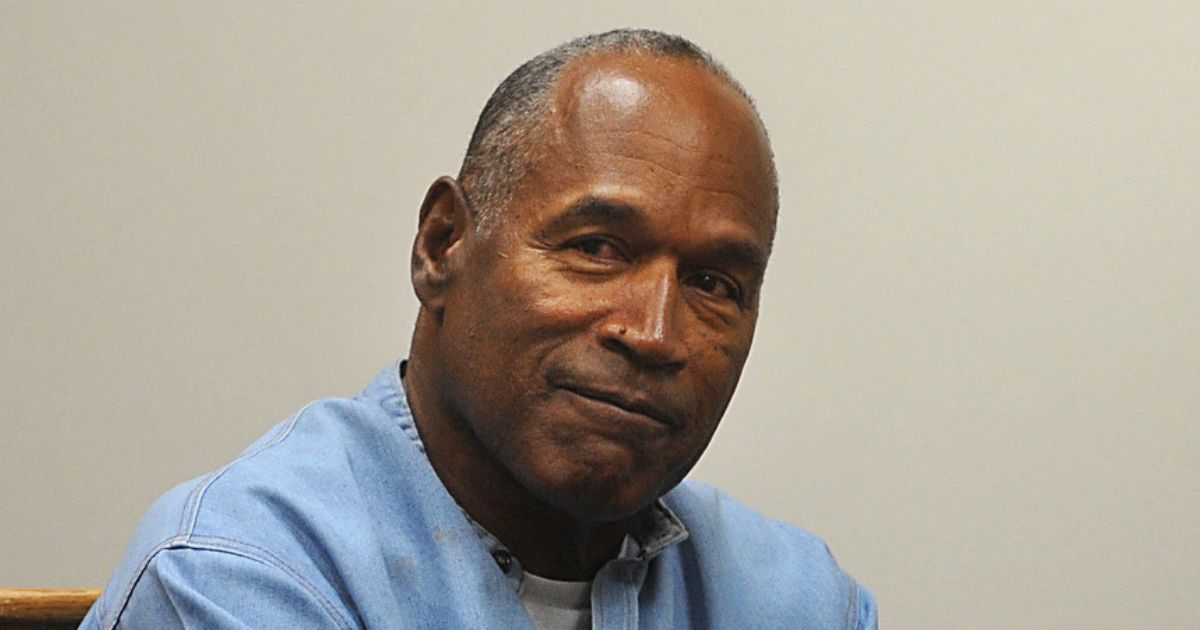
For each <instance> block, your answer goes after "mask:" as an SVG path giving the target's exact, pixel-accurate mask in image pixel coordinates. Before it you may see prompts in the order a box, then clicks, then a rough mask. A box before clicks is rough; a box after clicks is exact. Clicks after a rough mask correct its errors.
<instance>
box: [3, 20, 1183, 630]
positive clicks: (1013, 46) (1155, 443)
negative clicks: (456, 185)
mask: <svg viewBox="0 0 1200 630" xmlns="http://www.w3.org/2000/svg"><path fill="white" fill-rule="evenodd" d="M108 4H109V5H113V4H114V3H108ZM199 4H200V3H171V4H164V3H160V2H147V3H144V4H133V3H129V2H124V3H116V6H108V7H107V8H104V9H99V8H97V7H96V6H95V4H94V3H75V4H63V3H41V2H26V3H12V2H4V3H2V4H0V89H2V90H3V91H2V95H3V97H2V103H3V117H2V119H0V212H2V213H3V223H2V225H3V229H2V232H0V295H2V296H3V297H2V301H0V305H2V306H0V324H2V325H0V400H2V403H3V406H2V409H0V423H2V425H0V426H2V427H3V437H2V438H0V462H2V466H3V472H2V474H0V585H5V586H18V585H21V586H85V585H86V586H99V585H101V584H103V583H104V581H105V579H106V576H107V574H108V571H109V570H110V569H111V568H112V566H113V565H114V563H115V562H116V561H117V559H118V556H119V554H120V550H121V548H122V547H123V545H124V544H125V541H127V540H128V538H129V536H130V534H131V533H132V531H133V527H134V525H135V523H136V521H137V519H138V517H139V515H140V514H141V512H142V511H143V510H144V509H145V508H146V506H147V505H148V504H149V503H150V501H151V500H152V499H153V498H154V497H155V496H156V495H157V494H159V493H160V492H162V491H163V490H165V489H166V488H168V487H169V486H171V485H173V484H175V483H177V482H179V481H182V480H183V479H185V478H188V477H191V476H194V475H197V474H199V473H201V472H203V471H205V470H207V469H209V468H212V467H214V466H216V465H218V464H220V463H222V462H224V461H226V460H228V459H230V458H231V457H233V456H234V455H235V454H236V453H237V452H238V451H239V450H240V449H241V448H242V447H243V446H244V445H246V444H247V443H249V442H250V441H251V440H252V439H253V438H255V437H256V436H257V435H259V434H260V433H261V432H263V431H264V430H265V429H266V427H268V426H269V425H270V424H272V423H273V422H274V421H276V420H277V419H279V418H281V417H283V416H284V415H286V414H288V413H289V412H291V411H293V410H294V409H296V408H297V407H298V406H299V405H301V404H302V403H303V402H305V401H307V400H308V399H310V398H314V397H318V396H323V395H331V394H333V395H340V394H351V393H353V392H355V391H357V389H358V388H359V387H361V386H362V385H364V384H365V383H366V382H367V381H368V379H370V378H371V376H372V375H373V374H374V373H375V372H376V370H378V369H379V368H381V367H382V366H383V365H384V364H385V363H386V362H387V361H389V360H391V359H392V358H394V357H396V356H399V355H402V354H403V353H404V352H405V347H406V343H407V338H408V332H409V330H410V327H411V325H412V321H413V313H414V299H413V297H412V294H411V290H410V288H409V284H408V279H407V273H406V259H407V254H406V252H407V251H408V247H409V242H410V239H411V235H412V230H413V226H414V224H415V211H416V208H417V205H418V203H419V202H420V199H421V196H422V194H423V193H424V190H425V187H426V185H427V184H428V183H429V182H430V181H431V180H432V179H433V178H434V177H436V176H438V175H440V174H443V173H451V172H453V171H455V170H456V167H457V163H458V159H459V157H460V154H461V151H462V148H463V146H464V145H465V143H466V140H467V135H468V133H469V131H470V128H471V126H472V124H473V120H474V116H475V114H476V113H477V111H478V109H479V107H480V106H481V105H482V103H483V101H484V99H485V98H486V96H487V94H488V93H489V91H490V90H491V88H492V87H493V85H494V84H495V83H496V82H497V81H498V80H499V79H500V78H501V77H502V76H503V75H504V74H506V73H507V72H508V71H509V70H510V69H511V68H512V67H514V66H515V65H516V64H517V63H518V62H519V61H521V60H522V59H524V58H526V57H528V56H530V55H532V54H534V53H536V52H538V51H540V50H542V49H544V48H546V47H548V46H550V45H552V44H554V43H556V42H558V41H560V40H563V39H565V38H568V37H570V36H573V35H577V34H581V33H583V32H587V31H594V30H599V29H604V28H608V27H613V26H619V25H630V24H633V25H647V26H653V27H659V28H664V29H668V30H673V31H678V32H682V33H684V34H687V35H689V36H691V37H693V38H694V39H696V40H697V41H698V42H700V43H701V44H703V45H705V46H707V47H709V48H710V49H711V50H712V51H714V52H715V53H716V54H717V55H718V56H719V57H720V58H721V59H723V60H724V61H725V62H726V63H727V64H728V65H729V66H730V68H732V70H733V71H734V73H735V74H737V75H738V76H739V77H740V78H741V79H742V80H743V81H744V82H745V84H746V85H747V87H748V88H749V90H750V91H751V92H752V93H753V94H755V95H756V97H757V99H758V101H759V104H760V106H761V108H762V113H763V117H764V118H765V119H766V122H767V124H768V127H769V128H770V130H771V132H772V134H773V137H774V141H775V147H776V151H777V153H778V159H779V170H780V173H781V178H782V183H783V205H784V208H783V213H782V216H781V221H780V234H779V237H778V240H777V243H778V244H777V248H776V255H775V259H774V260H773V262H772V268H771V270H770V273H769V277H768V283H767V289H766V294H765V295H766V302H765V305H764V313H763V317H762V323H761V327H760V331H759V336H758V343H757V345H756V347H755V350H754V353H753V354H752V357H751V361H750V364H749V366H748V368H747V370H746V375H745V379H744V381H743V384H742V387H741V389H740V391H739V393H738V396H737V398H736V399H735V401H734V404H733V406H732V407H731V409H730V411H729V414H728V416H727V418H726V420H725V424H724V425H723V427H722V430H721V431H720V432H719V433H718V436H717V439H716V441H715V443H714V445H713V447H712V449H711V450H710V452H709V454H708V455H707V456H706V458H705V459H704V460H703V461H702V463H701V464H700V466H699V468H698V470H697V471H696V474H695V475H696V476H697V477H699V478H701V479H705V480H710V481H714V482H716V483H718V484H719V485H721V486H722V487H724V488H725V489H727V490H729V491H730V492H731V493H733V494H734V495H735V496H738V497H740V498H741V499H743V500H744V501H746V502H748V503H750V504H751V505H753V506H755V507H757V508H759V509H761V510H762V511H764V512H766V513H767V514H769V515H772V516H775V517H778V518H783V519H786V520H788V521H791V522H794V523H797V524H800V525H802V526H804V527H806V528H808V529H810V530H812V531H815V532H816V533H818V534H820V535H822V536H824V537H825V538H826V539H827V540H828V541H829V543H830V545H831V546H832V547H833V549H834V550H835V552H836V553H837V554H838V557H839V558H840V560H841V562H842V564H843V565H844V566H845V567H846V568H847V569H848V570H850V571H851V572H852V573H854V574H855V575H857V576H858V577H859V578H861V580H862V581H864V582H865V583H866V584H868V585H869V586H870V587H871V588H872V589H873V590H874V591H875V593H876V595H877V596H878V598H879V601H880V605H881V607H882V612H883V619H884V625H885V626H886V627H888V628H1131V627H1138V628H1183V627H1197V626H1198V625H1200V598H1198V597H1197V596H1196V594H1195V589H1196V587H1197V586H1200V544H1198V543H1197V542H1196V534H1197V532H1198V527H1197V523H1200V499H1198V496H1200V426H1198V420H1200V70H1198V68H1200V65H1198V61H1197V60H1198V59H1200V44H1198V41H1200V38H1198V37H1197V33H1200V12H1198V9H1197V8H1196V7H1197V6H1198V5H1196V3H1194V2H1182V1H1181V2H1174V3H1134V2H1125V3H1116V2H1102V3H1097V2H1071V3H1066V2H1032V1H1029V2H1008V3H966V2H928V3H894V2H893V3H877V4H872V5H866V4H860V3H854V5H853V7H854V8H851V6H849V5H850V3H841V2H829V3H823V4H822V5H821V6H817V5H814V4H813V3H804V6H802V7H798V6H793V5H799V4H800V3H788V6H786V7H785V6H782V3H781V5H780V6H776V5H772V4H769V3H761V4H760V5H759V6H753V7H751V6H750V5H748V4H746V3H742V6H744V7H747V8H744V9H742V10H738V9H734V8H732V5H733V4H734V3H711V6H708V7H707V8H702V7H703V6H704V3H686V4H683V3H681V4H678V5H674V6H661V7H657V8H647V7H646V6H643V3H641V2H628V3H623V5H622V4H608V5H605V6H603V7H601V6H596V5H594V4H588V5H582V6H579V7H575V8H569V9H568V8H566V5H564V4H563V3H558V2H542V3H536V4H532V3H531V4H524V5H522V6H519V7H510V8H507V9H503V10H496V9H491V8H488V7H490V6H491V5H492V3H484V2H471V3H462V6H461V8H457V7H454V8H437V9H435V8H432V7H433V6H434V5H435V4H438V5H442V4H458V3H421V4H420V5H418V4H417V3H394V4H391V5H378V6H374V7H370V8H367V7H364V6H363V5H354V6H353V8H351V7H349V6H345V5H340V4H338V5H332V4H331V5H328V6H326V7H324V8H313V7H308V6H306V7H304V8H300V7H297V6H295V5H291V4H288V5H285V4H280V5H272V4H264V3H254V4H252V5H250V6H245V7H242V6H238V5H239V4H240V3H205V6H203V7H201V6H198V5H199ZM300 4H303V3H300ZM400 4H405V5H408V6H409V7H410V8H404V7H401V6H398V5H400ZM1000 5H1003V7H1004V8H1000ZM413 7H419V8H413Z"/></svg>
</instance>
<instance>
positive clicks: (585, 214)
mask: <svg viewBox="0 0 1200 630" xmlns="http://www.w3.org/2000/svg"><path fill="white" fill-rule="evenodd" d="M641 218H642V213H641V211H640V210H638V209H637V208H635V207H633V206H631V205H629V204H625V203H621V202H619V201H613V200H611V199H605V198H604V197H597V196H594V195H588V196H586V197H583V198H581V199H578V200H576V201H575V203H572V204H571V205H570V206H568V207H567V209H566V210H564V211H563V213H562V214H561V215H559V217H558V219H557V220H556V221H555V223H558V222H560V221H562V222H569V221H575V220H579V219H592V220H600V221H605V222H607V223H639V222H640V221H641Z"/></svg>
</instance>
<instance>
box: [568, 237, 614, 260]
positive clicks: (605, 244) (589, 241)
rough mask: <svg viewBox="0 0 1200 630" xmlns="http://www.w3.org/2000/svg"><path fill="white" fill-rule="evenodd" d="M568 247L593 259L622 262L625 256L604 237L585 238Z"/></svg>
mask: <svg viewBox="0 0 1200 630" xmlns="http://www.w3.org/2000/svg"><path fill="white" fill-rule="evenodd" d="M567 247H569V248H571V249H574V250H576V251H579V252H581V253H583V254H585V255H587V256H589V257H591V258H598V259H602V260H621V259H623V258H624V257H625V256H624V254H622V252H621V249H620V248H619V247H618V246H617V244H616V243H614V242H613V241H612V240H610V239H607V238H604V237H602V236H585V237H583V238H577V239H575V240H573V241H571V242H570V243H569V244H568V245H567Z"/></svg>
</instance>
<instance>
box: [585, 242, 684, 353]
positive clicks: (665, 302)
mask: <svg viewBox="0 0 1200 630" xmlns="http://www.w3.org/2000/svg"><path fill="white" fill-rule="evenodd" d="M666 267H667V266H666V265H663V268H659V269H651V270H647V273H643V274H638V277H626V278H625V282H624V283H623V284H622V285H621V286H620V287H619V288H617V289H616V297H615V298H614V304H613V305H612V306H613V308H612V310H611V311H609V312H608V313H607V316H606V317H605V319H604V320H603V322H602V323H601V326H600V337H601V344H602V345H603V346H604V347H606V348H608V349H610V350H612V351H614V352H617V353H619V354H622V355H624V356H625V357H626V358H628V359H629V360H630V361H633V362H634V363H638V364H640V365H643V366H646V367H652V368H655V369H660V370H667V371H678V370H679V369H681V368H682V367H683V366H684V364H685V363H686V360H687V354H686V350H687V348H686V345H685V343H684V339H683V338H682V335H681V333H682V331H681V330H679V325H678V322H677V310H678V307H679V299H680V297H681V296H680V294H679V292H680V287H679V285H678V283H677V282H676V281H675V275H676V274H675V272H674V269H668V268H666Z"/></svg>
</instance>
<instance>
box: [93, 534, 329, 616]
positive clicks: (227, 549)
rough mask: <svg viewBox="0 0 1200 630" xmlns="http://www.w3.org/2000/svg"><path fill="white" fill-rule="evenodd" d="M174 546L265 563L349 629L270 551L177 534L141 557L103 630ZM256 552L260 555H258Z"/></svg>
mask: <svg viewBox="0 0 1200 630" xmlns="http://www.w3.org/2000/svg"><path fill="white" fill-rule="evenodd" d="M177 549H178V550H192V551H210V552H213V553H228V554H230V555H234V556H239V557H242V558H246V559H248V560H253V561H255V562H259V563H262V564H265V565H267V566H269V567H271V568H273V569H276V570H278V571H280V572H282V573H283V574H284V575H287V576H288V577H289V578H291V579H292V580H293V581H295V582H296V583H297V584H298V585H299V586H300V587H301V588H303V589H304V590H305V592H307V593H308V594H309V596H311V597H312V598H313V599H315V600H316V601H317V603H318V604H320V606H321V609H322V610H323V611H324V612H325V614H326V615H327V616H328V617H329V618H330V620H332V621H333V622H334V623H335V624H337V626H338V627H339V628H343V629H345V630H349V629H350V628H351V627H352V626H351V625H350V624H349V623H348V622H346V620H345V619H344V618H343V617H342V615H341V614H339V613H338V612H337V610H336V608H334V606H333V604H332V602H330V601H329V600H328V599H327V598H326V597H325V596H324V595H323V594H321V592H320V591H319V590H318V589H317V588H316V586H315V585H313V584H312V582H310V581H308V580H307V579H305V578H304V576H303V575H301V574H300V572H299V571H296V570H295V569H293V568H292V567H291V566H290V565H288V564H287V563H286V562H284V561H283V560H281V559H280V558H279V557H277V556H276V555H275V554H273V553H271V552H270V551H267V550H266V549H263V548H261V547H257V546H255V545H251V544H249V543H244V542H241V541H237V540H233V539H230V538H224V537H221V536H183V535H180V536H173V537H171V538H168V539H167V540H164V541H163V542H161V543H159V544H158V545H157V546H155V547H154V549H153V550H152V551H151V552H150V553H148V554H146V558H145V560H143V561H142V564H141V565H140V566H139V567H138V572H137V576H136V577H135V578H134V579H132V580H130V583H129V587H128V589H127V590H126V591H125V593H124V594H123V596H122V598H121V600H120V606H119V607H118V608H117V610H116V613H115V614H114V615H112V618H111V619H110V620H109V621H108V623H106V624H105V625H104V628H105V629H106V630H112V629H113V628H116V627H117V623H119V622H120V619H121V615H122V614H123V613H124V612H125V608H126V607H128V605H129V600H130V599H131V598H132V596H133V591H134V589H135V588H136V587H137V584H138V582H141V580H142V577H144V576H145V573H146V569H148V568H149V567H150V563H151V562H153V561H154V558H155V557H157V556H158V555H159V554H160V553H162V552H163V551H167V550H177ZM259 554H261V556H260V555H259Z"/></svg>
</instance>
